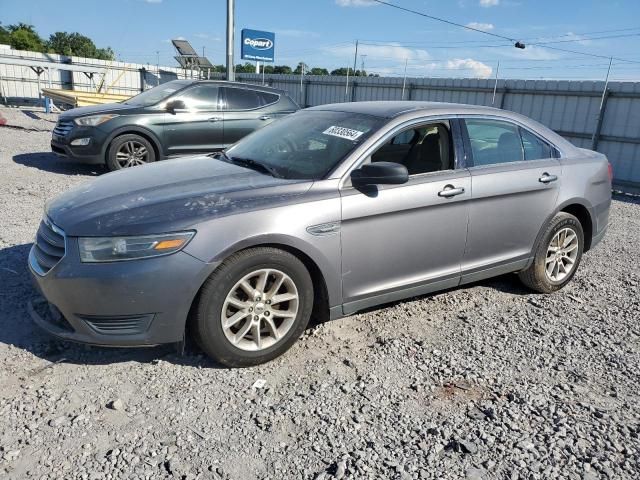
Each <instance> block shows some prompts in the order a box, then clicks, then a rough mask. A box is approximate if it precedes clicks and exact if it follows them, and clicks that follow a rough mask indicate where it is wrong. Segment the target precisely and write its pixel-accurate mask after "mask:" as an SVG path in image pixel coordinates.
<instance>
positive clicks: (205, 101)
mask: <svg viewBox="0 0 640 480" xmlns="http://www.w3.org/2000/svg"><path fill="white" fill-rule="evenodd" d="M218 90H219V88H218V87H217V86H215V85H197V86H195V87H193V88H189V89H188V90H186V91H185V92H184V93H182V94H181V95H180V96H179V97H178V99H179V100H182V101H183V102H184V103H185V106H186V109H187V110H207V111H211V110H218Z"/></svg>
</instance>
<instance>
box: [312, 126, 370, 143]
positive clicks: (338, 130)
mask: <svg viewBox="0 0 640 480" xmlns="http://www.w3.org/2000/svg"><path fill="white" fill-rule="evenodd" d="M322 133H324V134H325V135H333V136H334V137H340V138H346V139H347V140H356V139H357V138H358V137H359V136H360V135H362V134H363V133H364V132H361V131H359V130H352V129H350V128H345V127H337V126H335V125H334V126H332V127H329V128H327V129H326V130H325V131H324V132H322Z"/></svg>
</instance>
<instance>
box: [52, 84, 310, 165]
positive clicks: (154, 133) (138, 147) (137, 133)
mask: <svg viewBox="0 0 640 480" xmlns="http://www.w3.org/2000/svg"><path fill="white" fill-rule="evenodd" d="M298 109H299V107H298V105H296V103H295V102H294V101H293V100H292V99H291V98H290V97H289V96H288V95H287V94H286V93H285V92H283V91H281V90H276V89H273V88H268V87H259V86H254V85H246V84H241V83H234V82H221V81H210V80H174V81H172V82H167V83H164V84H162V85H159V86H157V87H155V88H152V89H150V90H147V91H145V92H143V93H141V94H139V95H136V96H135V97H132V98H130V99H129V100H127V101H125V102H122V103H111V104H108V105H96V106H90V107H80V108H74V109H73V110H70V111H68V112H65V113H63V114H61V115H60V118H59V120H58V123H57V125H56V127H55V128H54V129H53V134H52V139H51V150H52V151H53V152H54V153H56V154H58V155H62V156H66V157H70V158H73V159H76V160H80V161H83V162H85V163H106V164H107V167H108V168H109V169H110V170H119V169H121V168H127V167H133V166H136V165H142V164H145V163H149V162H153V161H155V160H160V159H164V158H168V157H171V156H174V155H181V154H188V153H199V152H212V151H216V150H221V149H223V148H225V147H227V146H229V145H231V144H233V143H235V142H236V141H238V140H239V139H241V138H242V137H244V136H245V135H247V134H249V133H251V132H252V131H254V130H257V129H258V128H260V127H263V126H264V125H267V124H269V123H271V122H272V121H273V120H275V119H277V118H279V117H281V116H283V115H287V114H289V113H293V112H295V111H296V110H298Z"/></svg>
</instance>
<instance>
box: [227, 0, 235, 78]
mask: <svg viewBox="0 0 640 480" xmlns="http://www.w3.org/2000/svg"><path fill="white" fill-rule="evenodd" d="M234 3H235V0H227V80H229V81H230V82H233V81H235V79H236V75H235V72H234V71H233V34H234V30H235V25H234V15H235V14H234Z"/></svg>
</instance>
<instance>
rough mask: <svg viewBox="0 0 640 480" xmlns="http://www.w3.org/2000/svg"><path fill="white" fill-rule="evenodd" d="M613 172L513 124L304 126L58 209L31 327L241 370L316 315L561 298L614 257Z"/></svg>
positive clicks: (113, 181)
mask: <svg viewBox="0 0 640 480" xmlns="http://www.w3.org/2000/svg"><path fill="white" fill-rule="evenodd" d="M610 202H611V168H610V166H609V164H608V162H607V159H606V158H605V157H604V156H603V155H601V154H599V153H595V152H592V151H588V150H584V149H580V148H576V147H574V146H573V145H571V144H570V143H568V142H567V141H565V140H564V139H562V138H561V137H560V136H558V135H557V134H555V133H554V132H552V131H551V130H549V129H547V128H545V127H544V126H542V125H540V124H539V123H536V122H534V121H532V120H530V119H528V118H526V117H523V116H521V115H518V114H515V113H510V112H505V111H502V110H497V109H491V108H485V107H476V106H469V105H454V104H441V103H423V102H360V103H343V104H334V105H324V106H320V107H315V108H310V109H307V110H303V111H300V112H298V113H295V114H293V115H291V116H288V117H286V118H284V119H282V120H279V121H277V122H274V123H273V124H271V125H269V126H267V127H265V128H264V129H261V130H259V131H257V132H255V133H253V134H251V135H249V136H248V137H246V138H245V139H243V140H241V141H240V142H239V143H237V144H235V145H234V146H232V147H231V148H229V149H228V150H227V151H226V152H223V153H219V154H217V155H214V156H206V157H197V158H191V159H187V160H181V161H180V162H174V161H163V162H159V163H157V164H152V165H148V166H144V167H137V168H135V169H132V170H127V171H122V172H115V173H111V174H108V175H104V176H102V177H100V178H98V179H96V180H93V181H91V182H89V183H86V184H84V185H81V186H79V187H77V188H75V189H73V190H71V191H68V192H66V193H64V194H62V195H60V196H59V197H57V198H55V199H54V200H52V201H51V202H49V203H48V205H47V207H46V211H45V216H44V218H43V220H42V223H41V224H40V228H39V230H38V234H37V238H36V242H35V244H34V245H33V248H32V249H31V252H30V255H29V266H30V270H31V272H32V273H33V277H34V278H35V281H36V284H37V286H38V288H39V290H40V291H41V293H42V294H43V295H44V297H46V299H47V301H48V302H32V303H31V305H30V312H31V314H32V316H33V318H34V320H35V321H36V322H37V323H38V324H39V325H40V326H42V327H43V328H45V329H46V330H47V331H49V332H51V333H52V334H54V335H57V336H59V337H62V338H64V339H68V340H74V341H79V342H86V343H91V344H96V345H111V346H116V345H118V346H121V345H122V346H140V345H156V344H162V343H170V342H177V343H179V342H182V341H183V339H184V337H185V332H187V331H188V332H191V333H192V334H193V336H194V337H195V339H196V341H197V342H198V344H199V345H200V346H201V348H202V349H203V350H204V351H205V352H206V353H207V354H209V355H210V356H211V357H213V358H214V359H215V360H217V361H219V362H221V363H223V364H226V365H230V366H247V365H255V364H259V363H262V362H266V361H268V360H270V359H273V358H274V357H276V356H278V355H280V354H282V353H283V352H285V351H286V350H287V349H288V348H289V347H290V346H291V345H292V344H293V343H294V342H295V341H296V339H297V338H298V337H299V336H300V335H301V333H302V332H303V330H304V329H305V327H306V326H307V323H308V322H309V319H310V317H311V316H312V315H314V316H316V317H319V318H338V317H341V316H344V315H349V314H352V313H354V312H357V311H359V310H362V309H364V308H368V307H371V306H373V305H380V304H384V303H388V302H392V301H397V300H400V299H403V298H408V297H413V296H416V295H422V294H426V293H429V292H433V291H436V290H441V289H446V288H451V287H456V286H458V285H462V284H466V283H469V282H475V281H477V280H481V279H484V278H487V277H491V276H495V275H500V274H504V273H508V272H518V275H519V277H520V279H521V280H522V281H523V282H524V283H525V284H526V285H527V286H528V287H530V288H532V289H533V290H535V291H538V292H544V293H551V292H553V291H555V290H558V289H559V288H562V287H563V286H564V285H565V284H566V283H567V282H569V281H570V280H571V278H572V277H573V275H574V274H575V273H576V270H577V268H578V265H579V263H580V258H581V256H582V254H583V252H586V251H587V250H589V249H590V248H592V247H593V246H595V245H596V244H597V243H598V242H599V241H600V240H601V239H602V237H603V235H604V233H605V230H606V228H607V223H608V215H609V206H610Z"/></svg>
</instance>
